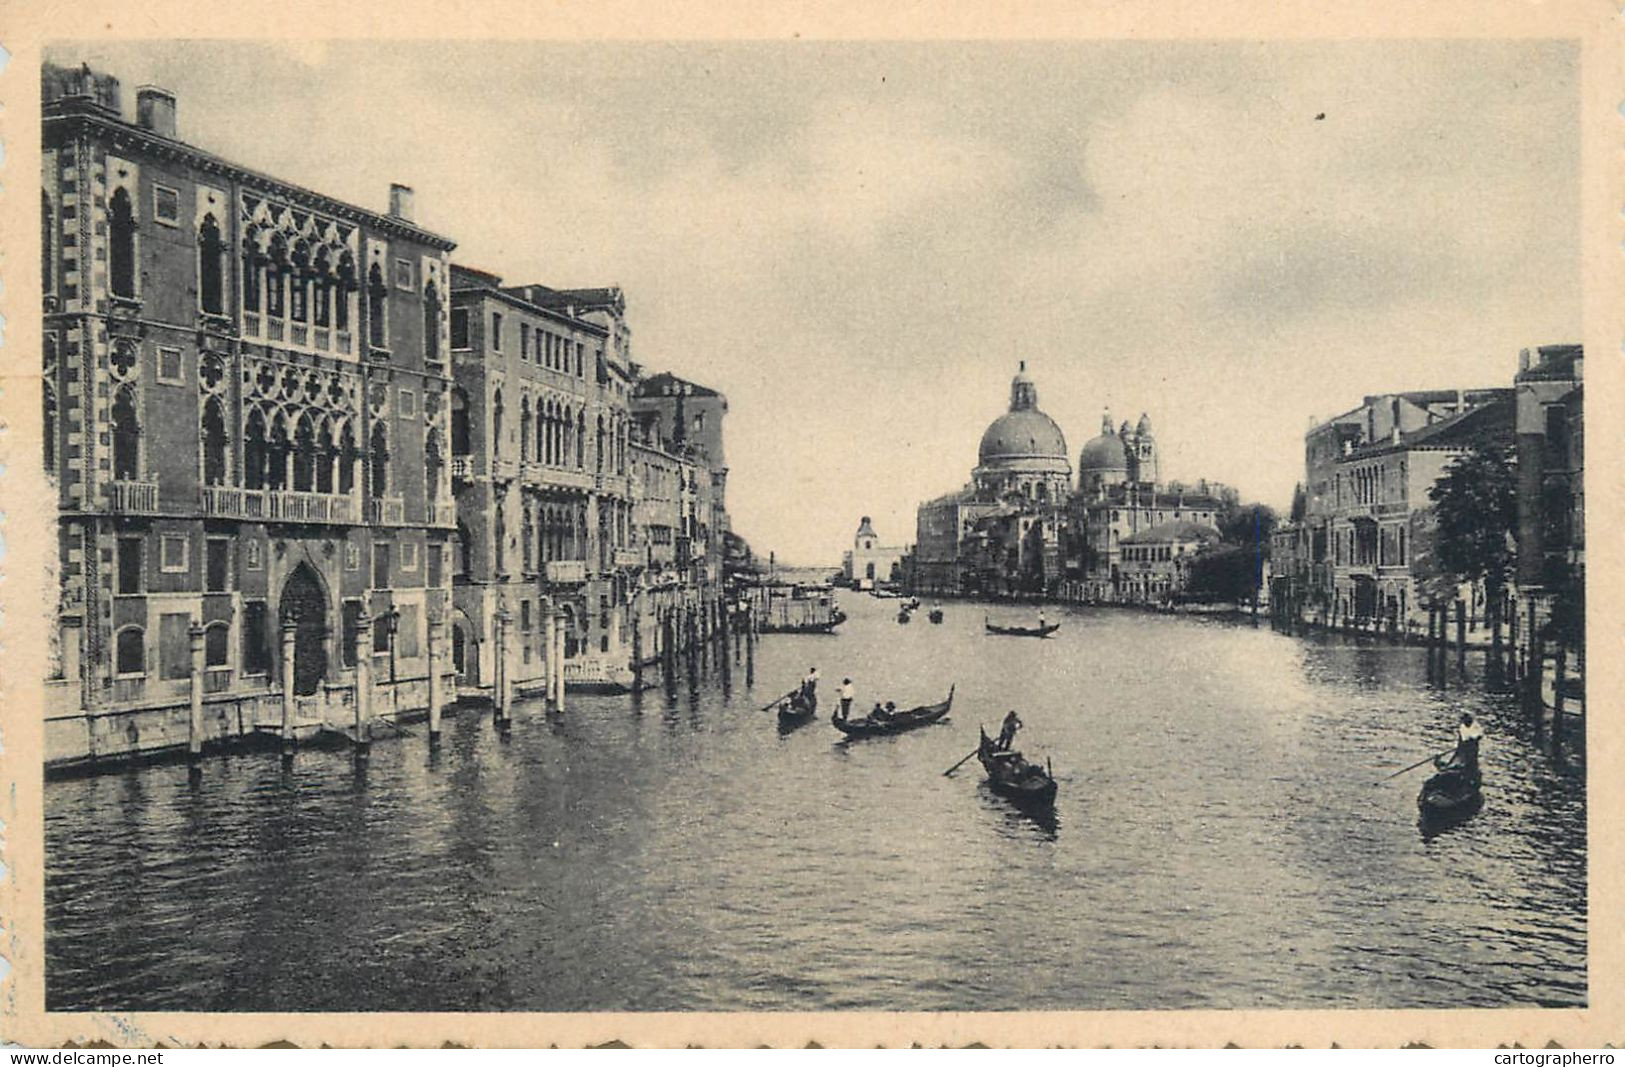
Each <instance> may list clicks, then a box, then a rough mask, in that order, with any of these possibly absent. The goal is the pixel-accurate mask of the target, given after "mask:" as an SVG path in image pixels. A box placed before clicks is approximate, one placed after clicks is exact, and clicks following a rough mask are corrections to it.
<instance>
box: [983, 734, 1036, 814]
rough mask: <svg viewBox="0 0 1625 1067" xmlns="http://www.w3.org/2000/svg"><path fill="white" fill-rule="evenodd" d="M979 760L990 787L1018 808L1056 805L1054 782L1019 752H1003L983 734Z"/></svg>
mask: <svg viewBox="0 0 1625 1067" xmlns="http://www.w3.org/2000/svg"><path fill="white" fill-rule="evenodd" d="M976 756H977V758H978V759H979V760H981V761H982V768H983V769H984V770H985V771H987V782H988V785H990V786H992V787H993V791H994V792H995V793H998V794H999V795H1000V796H1003V797H1006V798H1008V799H1010V800H1013V801H1015V802H1016V803H1017V804H1022V805H1031V806H1033V807H1048V806H1049V805H1051V804H1053V803H1055V778H1054V776H1053V775H1051V774H1050V773H1049V772H1048V771H1047V770H1045V769H1044V768H1043V767H1040V766H1039V765H1038V764H1036V763H1029V762H1028V761H1027V760H1026V759H1024V758H1022V755H1021V753H1019V752H1001V751H1000V750H999V749H998V748H997V747H996V746H995V745H994V744H993V739H992V738H990V737H988V736H987V731H986V730H983V731H982V744H981V747H980V748H978V749H977V750H976Z"/></svg>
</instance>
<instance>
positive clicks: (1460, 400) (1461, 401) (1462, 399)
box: [1456, 389, 1467, 415]
mask: <svg viewBox="0 0 1625 1067" xmlns="http://www.w3.org/2000/svg"><path fill="white" fill-rule="evenodd" d="M1466 410H1467V397H1466V395H1465V394H1464V393H1463V392H1462V391H1461V390H1460V389H1457V390H1456V414H1457V415H1460V414H1461V413H1462V412H1463V411H1466Z"/></svg>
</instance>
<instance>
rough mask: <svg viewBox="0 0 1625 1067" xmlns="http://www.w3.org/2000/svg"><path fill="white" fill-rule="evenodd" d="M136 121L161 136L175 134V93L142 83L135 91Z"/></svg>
mask: <svg viewBox="0 0 1625 1067" xmlns="http://www.w3.org/2000/svg"><path fill="white" fill-rule="evenodd" d="M135 121H136V124H137V125H139V126H141V127H143V128H144V129H148V130H151V131H152V132H153V133H156V134H158V135H159V136H160V137H170V138H173V137H174V136H175V94H174V93H172V92H170V91H169V90H168V89H160V88H159V87H158V86H156V85H142V86H140V87H138V88H137V89H136V91H135Z"/></svg>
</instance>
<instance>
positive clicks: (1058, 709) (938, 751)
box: [46, 594, 1586, 1011]
mask: <svg viewBox="0 0 1625 1067" xmlns="http://www.w3.org/2000/svg"><path fill="white" fill-rule="evenodd" d="M844 606H845V607H846V608H847V610H849V611H850V612H851V613H852V615H853V618H852V619H851V621H850V622H848V623H847V624H846V626H844V627H843V628H842V631H841V633H840V635H839V636H836V637H799V636H796V637H791V636H780V637H764V638H763V639H762V641H761V643H760V645H759V646H758V652H757V656H756V662H755V668H756V671H755V675H756V684H755V686H754V687H753V688H747V687H746V685H745V668H744V665H743V664H742V663H741V664H740V665H738V666H736V667H734V668H733V669H732V671H731V672H730V674H729V675H728V676H727V678H726V679H725V678H724V676H723V675H722V674H721V672H716V671H714V672H713V673H711V674H710V675H709V676H708V677H706V678H704V679H702V681H701V683H700V685H699V687H698V689H697V692H696V693H694V694H693V695H690V693H689V691H688V687H687V684H686V682H685V683H684V684H683V685H682V686H681V687H680V692H679V694H678V696H677V698H676V699H675V700H672V701H668V700H667V698H666V697H665V695H664V694H663V693H661V692H660V691H658V690H657V691H654V692H651V693H649V694H645V695H644V697H643V698H642V699H641V700H640V701H639V702H637V703H634V702H633V701H632V700H631V699H630V698H627V697H579V698H576V699H575V700H574V701H573V703H572V705H571V706H570V707H569V708H568V709H567V712H566V714H565V715H564V716H563V717H561V718H555V719H546V718H544V717H542V716H541V715H540V714H536V715H533V716H532V715H524V714H522V715H521V716H520V717H519V719H518V721H517V722H516V724H515V727H514V730H513V733H512V736H511V739H510V740H508V741H503V740H501V739H499V738H498V737H497V736H496V734H495V733H494V731H493V730H492V729H491V725H490V722H489V718H488V715H487V714H486V713H483V712H481V713H476V712H474V711H472V710H471V711H467V712H464V713H462V714H460V715H459V716H458V717H457V718H456V719H454V720H449V721H448V724H447V734H446V742H445V744H444V746H443V750H442V752H441V753H440V755H439V756H438V758H437V759H436V760H435V761H434V762H431V761H430V759H429V757H428V754H427V752H426V751H425V745H424V741H423V738H422V735H421V733H420V734H419V736H417V737H415V738H406V739H401V740H398V741H389V742H381V743H379V744H377V745H375V746H374V751H373V759H372V765H371V768H370V771H369V772H368V773H367V775H366V777H365V779H364V780H358V779H357V777H356V775H355V773H354V772H353V770H352V768H351V764H350V760H349V757H348V755H347V754H345V753H342V752H334V753H321V752H308V751H307V752H302V753H300V755H299V758H298V762H297V765H296V767H295V770H294V772H293V774H292V775H291V777H284V775H283V774H282V771H281V768H280V766H279V763H278V761H277V759H276V757H275V756H274V755H257V754H256V755H242V756H235V757H230V758H225V759H221V760H216V761H212V762H210V763H208V764H207V766H206V769H205V778H204V782H203V784H202V786H201V787H199V788H197V789H195V790H194V789H192V788H190V787H189V786H188V784H187V780H186V771H185V768H184V767H155V768H147V769H143V770H137V771H132V772H129V773H126V774H121V775H112V776H103V777H98V778H91V779H83V780H74V781H62V782H53V783H50V784H49V785H48V786H47V789H46V817H47V818H46V840H47V848H48V872H47V885H46V909H47V914H48V927H49V932H48V943H47V956H48V962H47V973H46V981H47V997H48V1005H49V1007H50V1008H51V1009H53V1010H69V1009H154V1010H156V1009H172V1010H213V1011H221V1010H256V1011H258V1010H330V1011H332V1010H337V1011H343V1010H380V1011H397V1010H437V1009H444V1010H508V1009H526V1010H547V1011H576V1010H591V1009H620V1010H640V1011H655V1010H686V1009H706V1010H735V1009H737V1010H747V1009H772V1010H837V1009H909V1010H950V1009H976V1010H998V1009H1032V1008H1043V1009H1068V1008H1076V1009H1087V1008H1196V1007H1203V1008H1239V1007H1315V1006H1319V1007H1445V1006H1464V1005H1481V1006H1497V1005H1534V1004H1540V1005H1578V1004H1583V1003H1585V1001H1586V970H1585V959H1586V863H1585V856H1586V838H1585V827H1586V809H1585V793H1584V784H1583V782H1584V776H1583V773H1582V772H1581V771H1580V770H1579V769H1578V768H1577V762H1578V757H1577V755H1576V754H1575V753H1573V752H1572V751H1571V750H1570V746H1559V751H1558V753H1557V754H1556V755H1555V756H1554V754H1553V751H1552V746H1551V745H1550V743H1549V741H1548V739H1547V737H1546V736H1544V735H1537V734H1536V733H1535V731H1534V730H1533V728H1532V727H1531V726H1530V725H1529V724H1528V723H1527V722H1526V720H1525V719H1524V718H1523V717H1522V715H1521V714H1520V713H1519V711H1518V710H1517V708H1516V707H1515V705H1514V704H1512V703H1511V702H1510V701H1508V700H1506V699H1504V698H1500V697H1495V698H1491V697H1487V696H1486V695H1485V694H1484V693H1483V692H1481V691H1479V690H1478V689H1475V688H1473V687H1471V686H1458V685H1456V684H1455V681H1454V680H1453V681H1452V685H1451V687H1450V688H1447V689H1443V690H1441V689H1439V688H1438V687H1436V686H1435V685H1433V684H1431V683H1430V682H1429V679H1428V674H1427V671H1426V665H1425V659H1424V657H1423V654H1422V653H1421V652H1419V651H1417V650H1413V649H1396V648H1391V647H1386V646H1378V645H1358V644H1353V643H1346V642H1343V641H1340V640H1330V639H1320V640H1316V639H1312V638H1307V639H1306V638H1293V637H1286V636H1283V635H1280V634H1276V633H1273V632H1271V631H1270V630H1269V629H1268V628H1267V627H1264V628H1259V629H1253V628H1251V627H1248V626H1245V625H1236V624H1233V623H1222V622H1209V621H1203V620H1199V619H1188V618H1170V617H1161V616H1150V615H1137V614H1126V613H1120V612H1112V611H1105V610H1093V611H1091V610H1079V611H1073V612H1070V613H1066V614H1064V615H1062V613H1061V612H1060V610H1059V609H1051V612H1050V614H1051V617H1052V618H1054V617H1056V616H1062V617H1063V618H1064V621H1065V626H1064V627H1063V628H1062V630H1061V631H1060V632H1059V633H1058V634H1057V635H1055V637H1053V638H1050V639H1048V640H1045V641H1030V640H1020V639H1012V638H993V637H986V636H984V635H983V633H982V616H983V610H984V608H983V606H981V605H972V604H965V603H950V604H948V605H947V612H948V615H947V621H946V622H945V623H944V624H943V625H941V626H932V625H930V624H929V623H928V622H927V621H926V620H925V618H924V617H923V615H922V616H920V617H917V618H916V619H915V621H914V622H913V623H912V624H910V625H908V626H900V625H898V624H897V623H896V621H895V604H894V603H888V602H881V601H875V600H872V599H870V598H868V597H858V596H854V595H851V594H848V595H847V596H846V597H845V600H844ZM986 610H988V611H990V612H992V613H993V614H994V616H995V617H996V618H997V617H1001V616H1002V617H1006V618H1009V619H1011V620H1012V621H1030V612H1027V611H1021V612H1017V611H1014V610H1012V609H1009V608H1000V607H997V606H993V607H989V608H987V609H986ZM811 664H817V665H818V667H819V668H820V672H821V673H822V675H823V676H824V678H825V679H826V688H827V689H832V685H831V684H830V683H836V682H838V681H839V679H840V677H841V676H842V675H843V674H851V675H852V676H853V677H854V678H855V679H856V680H857V682H858V685H859V690H860V695H859V700H860V702H861V701H864V700H869V699H891V700H895V701H897V702H898V704H900V705H909V704H916V703H925V702H930V701H936V700H940V699H941V698H942V696H943V694H944V693H945V692H946V690H947V688H948V685H949V683H950V682H954V683H957V685H958V690H957V694H956V697H955V701H954V707H953V713H952V716H951V719H950V721H949V723H947V724H945V725H940V726H934V727H931V728H928V729H923V730H920V731H917V732H915V733H912V734H907V735H903V736H899V737H893V738H886V739H880V740H870V741H864V742H858V743H852V744H839V743H837V740H838V737H837V735H836V733H835V731H833V730H832V729H830V727H829V726H828V724H827V722H824V721H820V722H817V723H814V724H811V725H808V726H805V727H803V728H801V729H799V730H796V731H794V732H792V733H789V734H787V735H782V736H781V734H780V733H779V732H778V730H777V728H776V725H775V722H774V719H773V717H772V716H771V715H767V714H763V713H761V712H759V711H758V710H757V708H758V707H759V706H760V705H761V704H762V703H765V702H766V701H767V700H769V699H770V698H771V697H772V696H773V695H774V694H775V693H777V692H780V691H783V690H785V689H787V688H789V687H790V686H791V685H792V684H794V682H795V681H796V679H797V678H798V677H799V675H800V674H801V673H802V672H803V671H805V669H806V668H807V667H808V666H809V665H811ZM832 695H833V693H832V692H830V693H826V699H827V698H828V697H829V696H832ZM1010 707H1015V708H1019V709H1020V711H1021V715H1022V718H1023V719H1024V720H1025V722H1026V729H1025V730H1024V731H1023V733H1022V734H1021V736H1020V744H1019V746H1018V747H1022V748H1024V749H1025V750H1026V751H1027V753H1028V754H1029V756H1033V755H1047V756H1049V757H1050V758H1051V759H1052V760H1053V764H1054V769H1055V774H1056V777H1057V778H1058V779H1059V782H1060V795H1059V798H1058V801H1057V805H1056V812H1057V815H1056V819H1055V821H1054V823H1053V824H1041V823H1039V822H1035V821H1033V820H1032V819H1029V818H1027V817H1024V816H1023V815H1021V814H1019V813H1017V812H1016V811H1014V810H1013V809H1011V808H1010V807H1009V806H1007V805H1006V804H1005V803H1004V802H1003V801H1001V800H1000V799H999V798H998V797H996V796H995V795H993V794H992V793H991V792H989V791H988V790H987V788H986V787H985V785H983V784H982V782H981V777H982V775H981V773H980V769H979V768H978V767H977V765H976V762H975V760H972V761H971V762H970V763H969V764H967V765H966V767H965V768H964V769H962V770H961V771H960V772H959V773H957V774H956V775H955V776H954V777H951V778H948V777H944V776H943V774H942V771H943V770H944V769H945V768H946V767H948V765H949V764H951V763H953V762H954V761H955V760H957V759H958V758H959V757H960V756H962V755H964V754H966V753H967V752H969V751H970V750H971V749H972V748H973V747H974V745H975V740H976V727H977V724H978V722H981V723H986V724H987V725H988V726H989V728H990V729H991V728H993V727H994V726H995V725H996V723H997V722H998V720H999V718H1000V717H1001V716H1002V714H1003V712H1004V711H1005V710H1006V709H1008V708H1010ZM1463 709H1471V710H1473V711H1474V712H1476V713H1478V714H1480V715H1481V716H1482V718H1483V719H1484V721H1485V723H1486V727H1487V731H1488V738H1487V740H1486V744H1485V749H1484V763H1485V771H1486V775H1485V776H1486V788H1485V794H1486V801H1485V805H1484V808H1483V810H1482V811H1481V812H1480V813H1479V814H1478V815H1477V816H1476V817H1475V818H1473V819H1471V820H1470V821H1468V822H1467V823H1465V824H1464V825H1462V826H1460V827H1458V828H1456V829H1454V830H1451V831H1449V832H1446V833H1442V834H1437V835H1432V836H1429V835H1424V834H1423V833H1422V832H1420V829H1419V827H1418V824H1417V812H1416V804H1415V795H1416V790H1417V787H1418V785H1419V784H1420V777H1421V774H1422V772H1420V771H1417V772H1413V773H1411V774H1408V775H1404V776H1401V777H1400V778H1398V779H1396V780H1394V781H1391V782H1387V783H1384V784H1381V785H1374V784H1373V783H1374V782H1375V780H1376V779H1377V778H1379V777H1381V775H1382V774H1384V773H1385V772H1386V771H1388V770H1392V769H1395V768H1397V767H1399V766H1402V765H1403V764H1405V763H1408V762H1411V761H1412V760H1414V759H1416V758H1417V757H1419V756H1421V755H1422V754H1424V753H1426V752H1427V751H1428V750H1429V749H1430V748H1439V747H1443V746H1444V745H1445V743H1446V739H1447V737H1448V735H1449V732H1450V729H1451V724H1452V722H1453V720H1454V718H1455V716H1456V715H1457V714H1458V713H1459V712H1460V711H1461V710H1463Z"/></svg>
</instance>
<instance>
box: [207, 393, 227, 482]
mask: <svg viewBox="0 0 1625 1067" xmlns="http://www.w3.org/2000/svg"><path fill="white" fill-rule="evenodd" d="M202 438H203V484H204V485H225V484H226V416H225V412H224V411H223V410H222V408H221V405H220V398H219V397H210V398H209V401H208V403H206V404H204V405H203V433H202Z"/></svg>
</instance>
